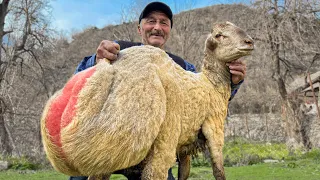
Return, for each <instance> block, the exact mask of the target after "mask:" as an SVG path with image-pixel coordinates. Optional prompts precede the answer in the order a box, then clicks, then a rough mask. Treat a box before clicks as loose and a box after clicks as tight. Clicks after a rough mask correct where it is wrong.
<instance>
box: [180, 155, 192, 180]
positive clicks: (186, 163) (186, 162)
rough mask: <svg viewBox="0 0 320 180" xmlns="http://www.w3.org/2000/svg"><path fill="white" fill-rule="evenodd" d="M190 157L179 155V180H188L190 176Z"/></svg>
mask: <svg viewBox="0 0 320 180" xmlns="http://www.w3.org/2000/svg"><path fill="white" fill-rule="evenodd" d="M190 162H191V161H190V155H188V154H179V167H178V180H186V179H188V177H189V174H190Z"/></svg>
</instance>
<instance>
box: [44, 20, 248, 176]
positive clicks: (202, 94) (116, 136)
mask: <svg viewBox="0 0 320 180" xmlns="http://www.w3.org/2000/svg"><path fill="white" fill-rule="evenodd" d="M221 32H223V33H225V34H227V35H232V36H230V37H229V38H228V39H227V38H225V39H222V38H220V36H216V33H221ZM228 33H229V34H228ZM248 39H249V40H251V39H250V37H249V36H247V35H246V34H245V33H244V32H243V31H242V30H241V29H239V28H238V27H236V26H234V25H233V24H231V23H224V24H218V25H215V26H214V28H213V31H212V34H210V35H209V37H208V39H207V41H206V49H205V54H206V55H205V59H204V66H203V69H202V73H197V74H195V73H192V72H188V71H185V70H183V69H182V68H181V67H180V66H179V65H177V64H175V63H174V62H173V61H172V59H170V57H169V56H168V55H167V54H166V53H165V52H164V51H163V50H161V49H159V48H155V47H152V46H137V47H132V48H128V49H125V50H123V51H121V52H120V55H119V59H118V60H117V61H116V62H115V63H113V64H112V65H110V64H108V63H99V64H98V65H97V66H96V67H95V68H91V69H88V70H85V71H83V72H80V73H82V74H80V73H79V74H80V75H78V74H76V75H75V76H74V77H72V78H71V79H70V80H69V81H68V83H67V84H66V86H65V87H64V88H63V90H62V91H59V92H57V93H56V94H55V95H54V96H53V97H52V98H51V99H50V100H49V101H48V103H47V106H46V108H45V110H44V113H43V117H42V120H41V125H42V135H43V136H44V138H43V143H44V146H45V150H46V153H47V155H48V158H49V160H50V162H51V163H52V164H53V166H54V167H55V168H56V169H57V170H58V171H60V172H62V173H65V174H68V175H87V176H88V175H103V174H111V173H112V172H114V171H116V170H120V169H125V168H128V167H131V166H134V165H137V164H139V163H141V162H143V166H144V169H143V172H142V178H143V179H166V177H167V171H168V169H169V168H170V167H171V166H172V165H173V164H174V163H175V157H176V153H178V154H179V153H180V152H181V151H184V150H185V147H186V146H188V145H190V144H193V143H194V142H195V141H196V140H197V137H198V134H199V132H200V131H201V133H203V135H204V136H205V138H206V143H207V146H208V148H209V152H210V155H211V161H212V164H213V171H214V174H215V177H216V178H217V179H225V176H224V170H223V159H222V147H223V143H224V133H223V129H224V119H225V117H226V113H227V105H228V99H229V97H230V74H229V72H228V69H227V68H226V65H225V63H226V62H230V61H232V60H235V59H237V58H239V57H241V56H244V55H248V54H249V52H250V51H251V50H252V49H253V48H252V47H250V45H248V44H246V43H245V42H248ZM226 41H230V42H226ZM239 49H241V51H239ZM243 49H245V50H244V51H242V50H243ZM228 53H229V54H228ZM56 126H57V127H56Z"/></svg>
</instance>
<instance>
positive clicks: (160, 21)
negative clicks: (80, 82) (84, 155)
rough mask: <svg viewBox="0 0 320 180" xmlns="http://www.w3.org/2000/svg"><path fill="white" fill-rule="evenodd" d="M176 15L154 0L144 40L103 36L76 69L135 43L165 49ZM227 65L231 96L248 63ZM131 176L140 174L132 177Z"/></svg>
mask: <svg viewBox="0 0 320 180" xmlns="http://www.w3.org/2000/svg"><path fill="white" fill-rule="evenodd" d="M172 16H173V15H172V11H171V9H170V7H169V6H167V5H166V4H164V3H162V2H152V3H150V4H148V5H147V6H146V7H145V8H144V10H143V11H142V13H141V15H140V17H139V25H138V33H139V35H140V36H141V41H142V43H133V42H126V41H117V42H112V41H109V40H103V41H102V42H101V43H100V45H99V47H98V48H97V52H96V54H95V55H93V56H88V57H85V58H84V59H83V60H82V61H81V63H80V64H79V65H78V67H77V69H76V72H75V73H77V72H80V71H82V70H84V69H87V68H89V67H91V66H94V65H95V64H96V63H99V62H101V61H104V60H103V59H104V58H106V59H108V60H110V61H114V60H116V59H117V57H118V53H119V51H120V50H122V49H125V48H128V47H131V46H136V45H152V46H155V47H158V48H161V49H164V46H165V43H166V42H167V40H168V39H169V37H170V31H171V28H172V25H173V21H172ZM167 54H168V55H169V56H170V57H171V58H172V59H173V61H175V62H176V63H177V64H179V65H180V66H181V67H182V68H184V69H185V70H188V71H192V72H195V67H194V65H192V64H190V63H188V62H187V61H185V60H183V59H182V58H180V57H178V56H175V55H173V54H171V53H168V52H167ZM227 65H228V66H229V69H230V73H231V75H232V77H231V79H232V82H231V86H232V92H231V97H230V99H231V98H232V97H233V96H234V95H235V93H236V92H237V90H238V88H239V87H240V84H241V83H242V81H243V79H244V77H245V74H246V66H245V64H244V63H243V62H242V61H241V60H236V61H234V62H232V63H230V64H227ZM168 173H169V174H168V179H174V177H173V175H172V172H171V169H170V170H169V172H168ZM85 179H87V177H83V176H81V177H70V180H85ZM129 179H137V178H136V177H131V178H129ZM138 179H139V178H138Z"/></svg>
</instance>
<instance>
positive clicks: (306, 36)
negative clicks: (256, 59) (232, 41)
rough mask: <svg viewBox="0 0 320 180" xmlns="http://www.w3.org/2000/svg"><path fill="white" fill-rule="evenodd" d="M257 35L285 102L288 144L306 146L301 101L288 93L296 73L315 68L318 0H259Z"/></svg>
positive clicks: (319, 50) (256, 3)
mask: <svg viewBox="0 0 320 180" xmlns="http://www.w3.org/2000/svg"><path fill="white" fill-rule="evenodd" d="M253 6H254V8H256V9H257V10H258V12H260V13H259V14H258V15H257V17H256V20H257V21H256V25H255V27H256V29H255V35H254V36H255V39H257V40H260V41H261V42H262V43H261V47H260V48H261V49H264V50H265V51H264V52H263V54H264V57H261V58H263V59H265V60H267V61H270V62H271V68H270V69H272V73H273V74H272V78H273V80H274V81H275V82H276V84H277V89H278V92H279V95H280V97H281V100H282V104H283V110H284V111H283V112H284V113H283V114H284V117H283V119H284V123H285V124H286V125H285V128H286V135H287V145H288V147H291V148H296V147H299V145H302V144H303V145H304V146H307V145H306V143H304V142H306V139H307V138H308V137H306V135H305V134H304V133H303V131H304V130H303V127H302V126H301V124H302V121H303V117H301V114H300V113H299V101H298V100H297V97H296V96H294V94H289V93H288V91H287V85H288V83H289V82H290V81H292V78H293V77H295V76H296V75H297V74H301V73H303V72H308V71H312V68H311V67H312V66H313V65H314V63H316V61H319V59H318V60H315V59H314V57H316V56H317V55H318V54H319V53H320V43H319V42H320V38H319V37H320V26H319V17H317V13H319V11H320V4H319V1H309V0H281V1H280V0H256V1H254V2H253Z"/></svg>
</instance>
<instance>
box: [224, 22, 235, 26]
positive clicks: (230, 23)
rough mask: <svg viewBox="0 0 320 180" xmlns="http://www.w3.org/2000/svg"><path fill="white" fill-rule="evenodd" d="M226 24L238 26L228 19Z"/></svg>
mask: <svg viewBox="0 0 320 180" xmlns="http://www.w3.org/2000/svg"><path fill="white" fill-rule="evenodd" d="M226 24H228V25H231V26H236V25H234V24H233V23H232V22H229V21H227V22H226Z"/></svg>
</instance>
